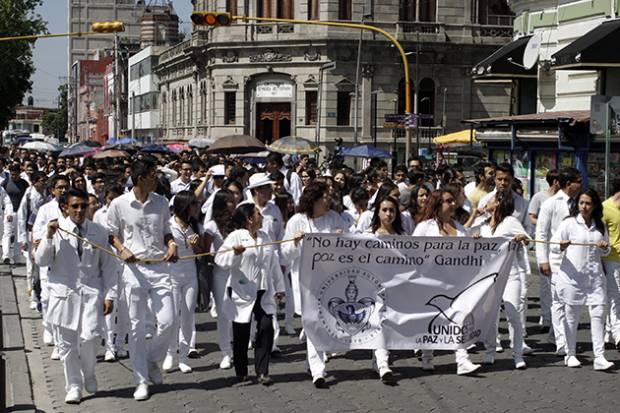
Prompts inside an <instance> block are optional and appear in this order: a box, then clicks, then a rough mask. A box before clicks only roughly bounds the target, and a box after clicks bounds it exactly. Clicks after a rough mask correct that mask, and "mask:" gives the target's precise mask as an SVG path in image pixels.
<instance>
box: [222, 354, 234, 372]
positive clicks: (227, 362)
mask: <svg viewBox="0 0 620 413" xmlns="http://www.w3.org/2000/svg"><path fill="white" fill-rule="evenodd" d="M231 367H232V357H230V356H224V357H222V361H220V368H221V369H222V370H227V369H229V368H231Z"/></svg>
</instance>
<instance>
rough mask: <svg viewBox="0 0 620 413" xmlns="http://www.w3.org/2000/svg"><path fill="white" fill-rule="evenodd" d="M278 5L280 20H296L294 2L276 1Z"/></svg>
mask: <svg viewBox="0 0 620 413" xmlns="http://www.w3.org/2000/svg"><path fill="white" fill-rule="evenodd" d="M276 2H277V3H276V4H277V6H278V7H277V17H278V18H279V19H292V18H294V14H295V13H294V12H293V0H276Z"/></svg>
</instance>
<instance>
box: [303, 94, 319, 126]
mask: <svg viewBox="0 0 620 413" xmlns="http://www.w3.org/2000/svg"><path fill="white" fill-rule="evenodd" d="M317 97H318V93H317V91H316V90H308V91H306V125H316V120H317V109H318V105H317V104H318V100H317Z"/></svg>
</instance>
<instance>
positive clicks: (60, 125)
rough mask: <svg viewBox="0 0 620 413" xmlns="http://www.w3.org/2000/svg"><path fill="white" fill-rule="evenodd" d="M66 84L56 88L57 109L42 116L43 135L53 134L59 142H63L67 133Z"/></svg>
mask: <svg viewBox="0 0 620 413" xmlns="http://www.w3.org/2000/svg"><path fill="white" fill-rule="evenodd" d="M67 124H68V109H67V84H66V83H65V84H64V85H60V86H58V109H57V110H51V111H49V112H47V113H46V114H45V115H43V122H42V126H43V133H45V134H54V135H56V138H57V139H58V140H59V141H62V140H64V138H65V135H66V133H67Z"/></svg>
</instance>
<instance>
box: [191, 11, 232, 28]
mask: <svg viewBox="0 0 620 413" xmlns="http://www.w3.org/2000/svg"><path fill="white" fill-rule="evenodd" d="M232 21H233V18H232V15H231V14H230V13H218V12H211V11H197V12H195V13H192V22H194V24H195V25H197V26H230V24H231V23H232Z"/></svg>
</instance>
